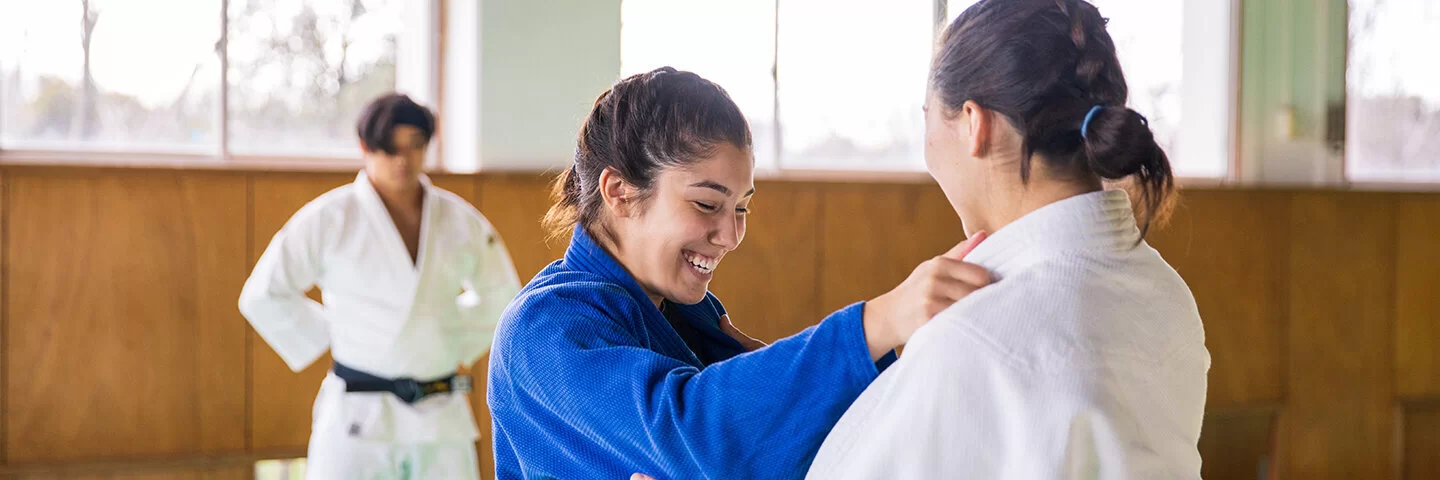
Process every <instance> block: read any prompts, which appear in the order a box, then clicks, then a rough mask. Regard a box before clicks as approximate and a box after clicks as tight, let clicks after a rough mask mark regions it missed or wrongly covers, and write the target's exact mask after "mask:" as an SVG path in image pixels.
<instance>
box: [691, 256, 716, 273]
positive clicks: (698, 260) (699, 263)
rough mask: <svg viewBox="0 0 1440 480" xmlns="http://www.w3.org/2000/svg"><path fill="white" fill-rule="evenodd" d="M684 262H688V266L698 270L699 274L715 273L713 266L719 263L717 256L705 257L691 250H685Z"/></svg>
mask: <svg viewBox="0 0 1440 480" xmlns="http://www.w3.org/2000/svg"><path fill="white" fill-rule="evenodd" d="M685 262H686V263H689V264H690V267H691V268H694V269H695V271H697V272H700V274H701V275H710V274H711V273H715V267H717V266H719V265H720V259H719V258H715V257H707V256H705V255H701V254H698V253H695V252H691V251H686V252H685Z"/></svg>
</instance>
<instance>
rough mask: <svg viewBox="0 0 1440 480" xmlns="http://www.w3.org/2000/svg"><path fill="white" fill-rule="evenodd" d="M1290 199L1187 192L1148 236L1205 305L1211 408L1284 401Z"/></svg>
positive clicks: (1202, 307)
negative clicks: (1168, 217)
mask: <svg viewBox="0 0 1440 480" xmlns="http://www.w3.org/2000/svg"><path fill="white" fill-rule="evenodd" d="M1289 205H1290V204H1289V196H1288V195H1286V194H1283V193H1273V192H1254V191H1220V192H1185V193H1183V194H1182V195H1181V204H1180V205H1179V206H1178V208H1176V210H1175V215H1174V216H1173V217H1172V218H1171V222H1170V224H1169V225H1168V226H1166V227H1165V228H1163V229H1159V230H1152V232H1151V234H1150V235H1149V238H1148V242H1149V243H1150V244H1151V245H1152V246H1154V247H1155V249H1156V250H1159V251H1160V253H1161V254H1162V255H1163V256H1164V257H1165V260H1166V261H1167V262H1169V263H1170V265H1171V266H1173V267H1174V268H1175V270H1176V271H1177V272H1179V273H1180V276H1181V277H1182V278H1184V279H1185V282H1186V284H1187V285H1189V286H1190V290H1191V292H1192V293H1193V294H1194V295H1195V303H1196V304H1197V305H1198V306H1199V307H1200V317H1201V319H1203V321H1204V322H1205V340H1206V345H1207V348H1208V349H1209V350H1210V357H1211V367H1210V384H1209V391H1208V392H1207V395H1206V406H1207V407H1210V408H1225V407H1230V406H1239V405H1247V404H1254V403H1279V402H1280V399H1281V385H1282V382H1281V378H1282V375H1281V373H1280V372H1281V338H1282V327H1283V325H1284V319H1285V315H1286V310H1285V309H1286V308H1287V306H1288V305H1287V302H1286V295H1287V291H1286V286H1287V285H1286V280H1288V279H1289V276H1288V275H1286V273H1287V272H1288V267H1289V258H1290V257H1289V254H1288V248H1289V229H1290V222H1289V212H1290V207H1289Z"/></svg>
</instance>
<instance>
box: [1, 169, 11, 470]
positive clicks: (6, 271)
mask: <svg viewBox="0 0 1440 480" xmlns="http://www.w3.org/2000/svg"><path fill="white" fill-rule="evenodd" d="M8 196H9V189H8V187H7V185H6V183H5V175H4V173H3V172H0V465H4V464H5V463H6V462H7V460H6V457H7V456H8V453H9V448H7V445H6V442H7V440H6V439H7V438H8V437H9V435H8V434H6V433H5V428H6V426H5V424H7V423H9V422H8V421H7V420H6V419H5V416H6V412H9V411H10V409H9V408H10V407H9V404H8V403H6V395H7V394H8V393H9V391H10V388H9V385H10V384H9V382H7V378H6V376H5V372H6V370H7V369H8V368H9V367H8V366H7V365H8V363H6V357H7V356H8V355H7V354H8V353H9V351H10V350H9V349H8V348H6V344H5V342H6V340H7V338H6V335H7V332H8V331H9V327H7V326H6V319H7V318H8V313H7V312H8V311H9V310H10V301H9V300H8V299H9V297H6V296H5V282H6V277H9V276H10V266H9V264H10V260H9V256H8V254H7V252H6V249H5V245H6V244H7V242H6V239H7V238H8V237H9V236H8V235H7V234H6V233H5V232H6V229H7V226H8V225H9V218H10V210H9V209H7V208H5V206H6V203H5V201H6V197H8ZM0 478H4V477H0Z"/></svg>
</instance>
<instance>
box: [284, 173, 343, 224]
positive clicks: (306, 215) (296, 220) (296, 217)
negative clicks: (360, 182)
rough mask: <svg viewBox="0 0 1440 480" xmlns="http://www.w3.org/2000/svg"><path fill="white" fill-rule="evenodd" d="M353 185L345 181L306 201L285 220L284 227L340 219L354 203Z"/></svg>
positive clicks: (326, 222)
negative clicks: (343, 183)
mask: <svg viewBox="0 0 1440 480" xmlns="http://www.w3.org/2000/svg"><path fill="white" fill-rule="evenodd" d="M355 203H356V198H355V185H354V184H350V183H347V184H345V185H341V186H339V187H335V188H333V189H331V190H330V191H328V192H325V193H323V194H321V195H320V196H318V197H315V198H314V199H312V200H310V201H309V202H306V203H305V205H304V206H301V207H300V209H299V210H296V211H295V213H294V214H293V215H291V216H290V219H289V220H288V221H286V222H285V226H284V227H283V228H284V229H293V228H310V227H322V226H326V225H328V224H330V223H332V222H335V221H338V220H342V219H344V218H345V217H346V212H347V211H348V210H349V209H350V208H351V207H353V206H354V205H355Z"/></svg>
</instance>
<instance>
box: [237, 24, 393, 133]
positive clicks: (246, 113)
mask: <svg viewBox="0 0 1440 480" xmlns="http://www.w3.org/2000/svg"><path fill="white" fill-rule="evenodd" d="M404 3H405V2H404V1H403V0H230V11H229V13H228V14H229V16H230V38H229V41H230V49H229V50H230V98H229V102H230V149H231V151H232V152H235V153H240V154H247V153H248V154H278V155H326V156H355V155H358V153H357V148H358V147H357V145H358V143H357V142H358V140H356V138H355V120H356V117H357V116H358V115H359V113H360V109H361V108H363V107H364V106H365V104H366V103H367V102H368V101H370V100H371V99H373V98H374V97H375V96H377V95H379V94H381V93H384V92H387V91H390V90H393V89H394V88H395V51H396V41H397V40H396V39H397V37H398V34H399V32H400V29H401V26H402V24H403V16H402V15H401V13H402V12H401V8H403V5H404Z"/></svg>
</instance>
